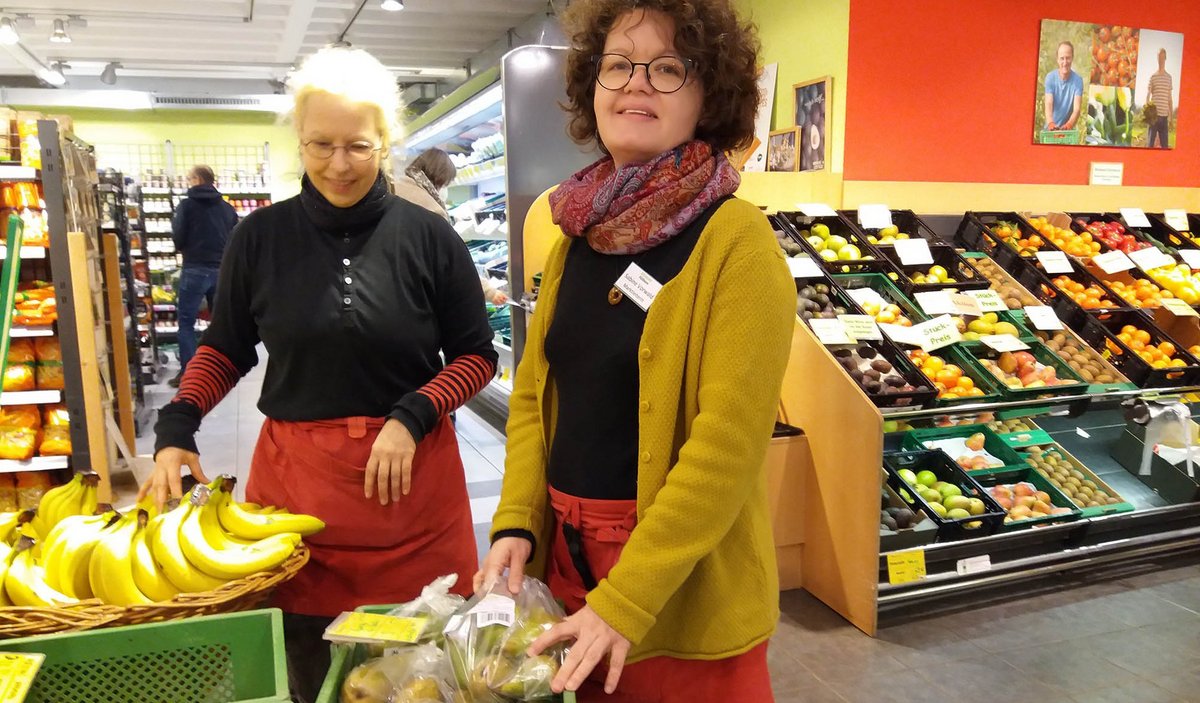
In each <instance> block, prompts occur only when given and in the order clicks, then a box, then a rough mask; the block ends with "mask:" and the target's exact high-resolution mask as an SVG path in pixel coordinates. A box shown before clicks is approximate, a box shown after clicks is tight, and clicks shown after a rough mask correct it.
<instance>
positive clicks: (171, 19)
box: [0, 0, 561, 90]
mask: <svg viewBox="0 0 1200 703" xmlns="http://www.w3.org/2000/svg"><path fill="white" fill-rule="evenodd" d="M4 1H5V0H0V3H4ZM15 1H16V2H19V3H23V4H19V5H8V4H0V17H10V18H12V17H15V16H16V15H17V14H19V13H25V14H28V15H31V16H32V17H33V20H34V23H35V25H34V26H33V27H32V28H29V27H26V26H23V25H22V24H18V30H19V32H20V34H21V44H22V46H23V47H24V48H25V49H28V52H29V53H31V54H32V56H33V57H36V59H37V60H39V61H41V62H42V63H45V64H48V63H50V62H51V61H57V60H63V61H66V62H68V64H69V65H70V68H69V69H68V70H67V71H66V74H67V77H68V80H69V81H70V82H69V84H68V86H67V87H87V88H93V87H101V86H100V84H99V82H98V77H99V75H100V72H101V71H102V70H103V68H104V66H105V64H106V63H108V62H110V61H117V62H119V63H120V64H121V66H122V68H121V69H120V70H119V71H118V76H119V77H120V78H124V79H128V81H130V82H135V83H137V84H138V85H137V86H136V87H137V88H139V89H142V90H146V89H148V88H147V87H146V83H147V81H152V80H160V81H161V80H163V79H167V82H168V83H170V84H172V88H173V89H176V90H178V89H180V88H181V85H180V84H179V81H180V80H184V81H186V80H187V79H193V80H206V81H210V82H211V81H212V80H237V79H243V80H244V79H253V80H256V81H259V82H261V81H266V80H278V79H282V78H283V77H284V76H286V74H287V71H288V70H289V68H290V67H291V66H292V65H293V64H294V63H296V62H298V61H299V60H300V59H302V58H303V57H304V56H307V55H309V54H311V53H312V52H314V51H316V50H317V49H318V48H320V47H321V46H324V45H325V44H328V43H330V42H333V41H335V40H337V39H338V37H339V35H341V34H342V32H343V31H344V30H345V29H346V27H347V25H348V24H350V21H351V18H352V17H353V18H354V21H353V24H350V29H349V31H348V32H346V34H345V39H346V40H347V41H349V42H351V43H352V44H353V45H354V46H355V47H358V48H362V49H366V50H367V51H370V52H371V53H372V54H374V55H375V56H376V57H378V58H379V59H380V60H381V61H383V63H384V64H385V65H387V66H389V67H390V68H392V69H393V70H394V71H395V73H396V74H397V77H398V79H399V80H401V81H402V82H421V81H430V80H442V81H453V82H459V81H461V80H462V79H463V78H464V77H465V76H466V72H465V70H464V66H465V65H466V64H467V62H468V61H469V60H471V59H472V58H473V57H475V56H477V55H479V54H480V53H481V52H484V51H485V50H487V49H489V47H491V46H493V45H494V44H496V43H497V42H499V41H501V40H504V39H505V37H506V35H507V33H508V31H509V30H510V29H512V28H515V27H518V26H520V25H522V24H523V23H525V22H526V21H528V20H530V18H532V17H537V16H541V15H544V14H545V12H546V10H547V8H548V6H549V4H548V2H547V0H405V3H404V4H405V9H404V10H403V11H401V12H387V11H384V10H383V9H381V8H380V3H379V0H208V1H207V2H204V3H198V2H195V1H194V0H15ZM560 4H561V2H560ZM360 7H361V11H360V12H358V15H357V17H354V16H355V13H356V12H357V11H358V10H359V8H360ZM67 15H79V16H81V17H82V18H83V19H85V20H86V21H87V27H86V28H71V29H69V30H68V32H69V34H70V35H71V38H72V41H71V43H69V44H61V43H52V42H51V41H50V34H51V30H52V26H53V21H54V19H58V18H64V19H65V18H66V16H67ZM22 46H17V47H4V48H5V49H8V50H9V51H0V76H6V75H7V76H25V77H30V78H31V77H32V76H33V75H34V68H35V67H36V64H33V63H32V61H31V60H30V59H29V57H28V56H27V55H25V52H24V51H23V50H22ZM477 68H484V67H482V66H479V67H477ZM140 79H146V80H140ZM2 82H3V78H0V84H2ZM10 82H12V80H11V79H10ZM122 82H123V81H122V80H120V79H119V80H118V82H117V85H115V86H113V87H114V88H121V87H130V86H129V85H128V84H127V85H125V86H123V85H122Z"/></svg>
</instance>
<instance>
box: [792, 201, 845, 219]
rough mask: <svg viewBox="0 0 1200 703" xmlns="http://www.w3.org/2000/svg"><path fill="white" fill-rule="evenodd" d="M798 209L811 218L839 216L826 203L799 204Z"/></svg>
mask: <svg viewBox="0 0 1200 703" xmlns="http://www.w3.org/2000/svg"><path fill="white" fill-rule="evenodd" d="M796 209H797V210H799V211H800V212H802V213H804V214H805V215H807V216H809V217H836V216H837V211H836V210H834V209H833V208H831V207H829V206H828V205H826V204H825V203H797V205H796Z"/></svg>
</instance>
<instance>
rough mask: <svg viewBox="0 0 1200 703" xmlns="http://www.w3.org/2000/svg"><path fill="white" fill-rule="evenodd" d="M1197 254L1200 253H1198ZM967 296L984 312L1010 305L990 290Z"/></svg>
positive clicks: (995, 310) (971, 292) (1002, 309)
mask: <svg viewBox="0 0 1200 703" xmlns="http://www.w3.org/2000/svg"><path fill="white" fill-rule="evenodd" d="M1197 253H1200V251H1198V252H1197ZM967 295H969V296H971V297H972V298H974V299H975V301H976V302H977V303H979V309H980V310H982V311H983V312H1003V311H1005V310H1008V305H1007V304H1006V303H1005V302H1004V298H1001V297H1000V294H999V293H997V292H996V291H994V290H992V289H991V288H988V289H987V290H969V291H967Z"/></svg>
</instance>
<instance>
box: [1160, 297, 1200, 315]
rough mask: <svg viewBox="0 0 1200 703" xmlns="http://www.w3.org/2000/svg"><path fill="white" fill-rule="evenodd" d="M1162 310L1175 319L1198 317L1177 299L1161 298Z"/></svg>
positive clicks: (1194, 311) (1193, 309)
mask: <svg viewBox="0 0 1200 703" xmlns="http://www.w3.org/2000/svg"><path fill="white" fill-rule="evenodd" d="M1162 303H1163V309H1164V310H1166V311H1167V312H1169V313H1171V314H1172V315H1174V316H1176V317H1200V313H1197V312H1196V309H1195V308H1193V307H1192V306H1191V305H1188V304H1187V303H1185V302H1183V301H1182V300H1180V299H1179V298H1163V301H1162Z"/></svg>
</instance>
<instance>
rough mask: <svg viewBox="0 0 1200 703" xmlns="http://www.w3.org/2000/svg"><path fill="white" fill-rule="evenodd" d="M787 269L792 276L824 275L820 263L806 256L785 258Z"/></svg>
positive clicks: (811, 276) (816, 276)
mask: <svg viewBox="0 0 1200 703" xmlns="http://www.w3.org/2000/svg"><path fill="white" fill-rule="evenodd" d="M787 265H788V270H789V271H791V272H792V278H820V277H822V276H824V275H825V272H824V271H822V270H821V266H820V264H818V263H817V262H815V261H813V260H812V257H808V256H792V257H788V260H787Z"/></svg>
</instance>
